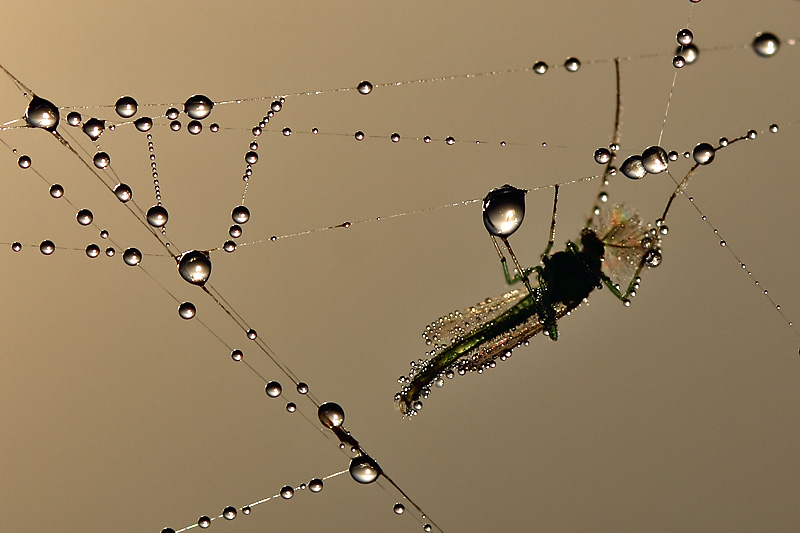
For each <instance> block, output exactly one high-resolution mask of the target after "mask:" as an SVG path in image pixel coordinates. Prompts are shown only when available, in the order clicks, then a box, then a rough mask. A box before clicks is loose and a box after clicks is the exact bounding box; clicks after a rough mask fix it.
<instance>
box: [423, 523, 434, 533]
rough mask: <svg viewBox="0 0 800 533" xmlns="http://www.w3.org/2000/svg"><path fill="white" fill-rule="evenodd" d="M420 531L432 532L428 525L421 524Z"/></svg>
mask: <svg viewBox="0 0 800 533" xmlns="http://www.w3.org/2000/svg"><path fill="white" fill-rule="evenodd" d="M422 531H433V528H432V527H431V525H430V524H422Z"/></svg>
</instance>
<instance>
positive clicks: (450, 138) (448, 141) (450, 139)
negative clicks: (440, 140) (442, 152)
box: [444, 137, 456, 146]
mask: <svg viewBox="0 0 800 533" xmlns="http://www.w3.org/2000/svg"><path fill="white" fill-rule="evenodd" d="M444 142H445V143H447V144H449V145H450V146H452V145H454V144H455V143H456V140H455V139H454V138H453V137H448V138H446V139H445V140H444Z"/></svg>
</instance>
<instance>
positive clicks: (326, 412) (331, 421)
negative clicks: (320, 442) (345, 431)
mask: <svg viewBox="0 0 800 533" xmlns="http://www.w3.org/2000/svg"><path fill="white" fill-rule="evenodd" d="M317 416H318V417H319V421H320V422H322V425H323V426H325V427H326V428H328V429H332V428H337V427H339V426H341V425H342V424H344V409H342V406H341V405H339V404H338V403H334V402H325V403H323V404H322V405H320V406H319V409H317Z"/></svg>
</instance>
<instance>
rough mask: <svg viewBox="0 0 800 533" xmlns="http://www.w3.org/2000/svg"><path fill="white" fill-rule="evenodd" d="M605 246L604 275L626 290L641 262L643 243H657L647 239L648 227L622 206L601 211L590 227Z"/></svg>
mask: <svg viewBox="0 0 800 533" xmlns="http://www.w3.org/2000/svg"><path fill="white" fill-rule="evenodd" d="M589 229H591V230H593V231H594V232H595V233H596V234H597V237H598V238H599V239H600V240H601V241H602V243H603V245H604V246H605V258H604V260H603V273H604V274H605V275H606V276H608V277H609V279H611V281H612V282H613V283H615V284H617V285H619V286H620V287H623V288H624V287H627V286H628V284H629V283H630V282H631V280H632V279H633V276H634V275H635V274H636V270H637V269H638V268H639V265H641V263H642V258H643V257H644V254H645V253H647V250H648V248H647V247H645V245H644V244H643V243H646V242H648V241H647V240H646V239H650V243H651V245H652V246H657V245H658V243H657V242H654V241H655V240H656V239H653V238H651V237H649V236H648V232H649V230H650V225H649V224H646V223H644V222H643V221H642V219H641V218H639V215H638V214H637V213H636V212H635V211H633V210H632V209H629V208H628V207H626V206H625V205H624V204H623V205H616V206H614V207H613V208H608V207H606V206H605V205H604V206H603V207H602V208H601V210H600V214H599V215H598V216H596V217H594V218H593V220H592V224H591V226H590V228H589Z"/></svg>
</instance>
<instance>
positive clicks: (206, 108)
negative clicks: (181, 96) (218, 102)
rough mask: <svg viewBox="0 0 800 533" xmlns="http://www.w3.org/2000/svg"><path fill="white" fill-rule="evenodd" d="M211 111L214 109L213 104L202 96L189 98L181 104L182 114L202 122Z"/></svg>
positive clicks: (197, 95) (196, 95) (206, 97)
mask: <svg viewBox="0 0 800 533" xmlns="http://www.w3.org/2000/svg"><path fill="white" fill-rule="evenodd" d="M212 109H214V102H212V101H211V98H209V97H208V96H204V95H202V94H195V95H193V96H190V97H189V99H188V100H186V102H185V103H184V104H183V112H184V113H186V114H187V115H189V116H190V117H191V118H193V119H195V120H203V119H204V118H206V117H207V116H208V115H210V114H211V110H212Z"/></svg>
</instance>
